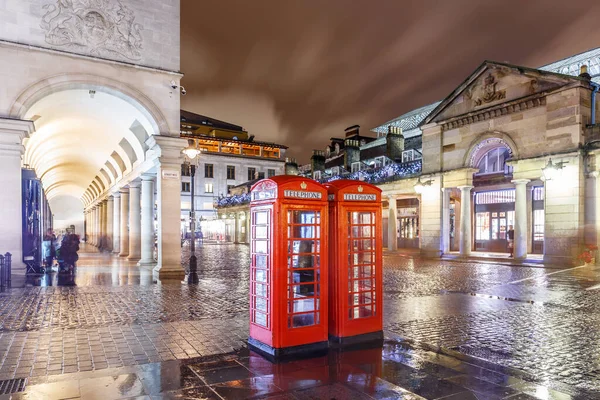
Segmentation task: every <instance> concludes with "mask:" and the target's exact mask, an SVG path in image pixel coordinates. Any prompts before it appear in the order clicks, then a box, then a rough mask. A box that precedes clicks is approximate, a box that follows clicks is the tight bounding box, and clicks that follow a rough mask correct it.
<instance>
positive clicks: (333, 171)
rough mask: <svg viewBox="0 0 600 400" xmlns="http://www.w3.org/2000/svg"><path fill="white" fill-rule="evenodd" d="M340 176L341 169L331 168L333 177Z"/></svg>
mask: <svg viewBox="0 0 600 400" xmlns="http://www.w3.org/2000/svg"><path fill="white" fill-rule="evenodd" d="M339 174H340V167H333V168H331V175H333V176H338V175H339Z"/></svg>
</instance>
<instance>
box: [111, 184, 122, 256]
mask: <svg viewBox="0 0 600 400" xmlns="http://www.w3.org/2000/svg"><path fill="white" fill-rule="evenodd" d="M113 198H114V202H115V204H114V206H113V234H112V235H113V244H112V246H113V249H112V251H113V253H116V254H119V251H120V248H121V193H119V192H118V193H115V194H114V195H113Z"/></svg>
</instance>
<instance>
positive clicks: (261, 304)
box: [254, 297, 269, 312]
mask: <svg viewBox="0 0 600 400" xmlns="http://www.w3.org/2000/svg"><path fill="white" fill-rule="evenodd" d="M255 300H256V302H255V306H254V307H255V309H256V310H258V311H263V312H268V311H269V303H268V302H267V299H264V298H262V297H256V298H255Z"/></svg>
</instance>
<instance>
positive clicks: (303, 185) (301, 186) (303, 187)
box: [300, 182, 307, 190]
mask: <svg viewBox="0 0 600 400" xmlns="http://www.w3.org/2000/svg"><path fill="white" fill-rule="evenodd" d="M300 188H302V190H306V188H307V185H306V183H305V182H302V183H301V184H300Z"/></svg>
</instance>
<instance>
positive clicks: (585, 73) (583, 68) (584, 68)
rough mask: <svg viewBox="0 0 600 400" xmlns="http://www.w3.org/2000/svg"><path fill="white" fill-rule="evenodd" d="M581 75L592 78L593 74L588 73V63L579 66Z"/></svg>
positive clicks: (581, 76)
mask: <svg viewBox="0 0 600 400" xmlns="http://www.w3.org/2000/svg"><path fill="white" fill-rule="evenodd" d="M579 77H580V78H583V79H587V80H591V79H592V76H591V75H590V74H589V73H588V67H587V65H585V64H584V65H582V66H581V67H579Z"/></svg>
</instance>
